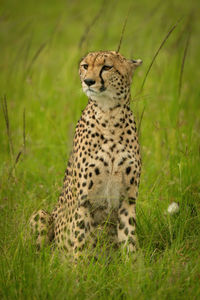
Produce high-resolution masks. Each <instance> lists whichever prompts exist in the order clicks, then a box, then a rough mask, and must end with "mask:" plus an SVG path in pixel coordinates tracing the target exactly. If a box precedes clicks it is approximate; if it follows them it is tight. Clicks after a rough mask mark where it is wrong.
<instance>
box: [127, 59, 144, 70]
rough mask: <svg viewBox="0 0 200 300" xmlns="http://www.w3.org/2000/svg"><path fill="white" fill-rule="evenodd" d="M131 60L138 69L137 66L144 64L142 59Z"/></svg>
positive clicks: (134, 67)
mask: <svg viewBox="0 0 200 300" xmlns="http://www.w3.org/2000/svg"><path fill="white" fill-rule="evenodd" d="M130 62H131V63H132V66H133V69H136V68H137V67H139V66H140V65H141V64H142V60H141V59H136V60H134V59H131V60H130Z"/></svg>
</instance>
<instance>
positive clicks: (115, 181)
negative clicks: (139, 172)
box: [88, 143, 135, 210]
mask: <svg viewBox="0 0 200 300" xmlns="http://www.w3.org/2000/svg"><path fill="white" fill-rule="evenodd" d="M111 147H112V145H111V144H109V143H108V144H107V145H102V147H101V149H100V150H99V151H98V153H97V154H96V156H95V157H93V158H92V159H90V166H93V167H92V168H93V173H92V174H93V176H92V178H93V187H92V189H91V190H88V197H89V198H90V199H91V201H92V202H93V205H94V206H95V207H98V206H105V207H107V208H108V210H110V209H116V208H118V207H119V205H120V198H121V197H122V196H125V194H126V188H127V185H128V182H127V178H126V177H127V176H126V169H127V167H128V166H129V165H131V164H132V163H133V162H134V161H135V158H134V157H133V156H131V155H130V153H128V152H126V151H122V150H123V148H124V147H123V146H122V145H120V144H119V145H118V144H116V146H115V147H114V148H115V149H113V151H110V148H111ZM108 150H109V151H108ZM97 170H98V171H97ZM97 174H98V175H97Z"/></svg>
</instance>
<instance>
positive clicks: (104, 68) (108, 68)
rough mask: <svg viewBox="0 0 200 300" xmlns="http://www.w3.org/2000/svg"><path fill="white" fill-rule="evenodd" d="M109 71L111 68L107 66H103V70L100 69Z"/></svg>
mask: <svg viewBox="0 0 200 300" xmlns="http://www.w3.org/2000/svg"><path fill="white" fill-rule="evenodd" d="M110 69H112V66H107V65H105V66H103V68H102V70H103V71H108V70H110Z"/></svg>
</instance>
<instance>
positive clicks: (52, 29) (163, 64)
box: [0, 0, 200, 299]
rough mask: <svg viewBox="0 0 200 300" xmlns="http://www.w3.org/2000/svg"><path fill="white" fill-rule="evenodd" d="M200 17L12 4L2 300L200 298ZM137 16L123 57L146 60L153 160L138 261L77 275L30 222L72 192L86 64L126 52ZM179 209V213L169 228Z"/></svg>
mask: <svg viewBox="0 0 200 300" xmlns="http://www.w3.org/2000/svg"><path fill="white" fill-rule="evenodd" d="M199 9H200V2H199V1H197V0H196V1H186V0H182V1H180V0H175V1H171V0H169V1H159V0H153V1H147V0H141V1H125V0H124V1H119V0H113V1H111V0H110V1H99V0H98V1H91V0H85V1H80V0H74V1H64V0H60V1H52V0H49V1H30V0H27V1H23V0H21V1H14V0H13V1H11V0H6V1H3V0H2V1H1V3H0V96H1V109H0V176H1V179H0V213H1V222H0V226H1V228H0V230H1V242H0V243H1V244H0V248H1V253H2V255H1V262H0V263H1V265H0V266H1V272H0V280H1V285H0V286H1V287H0V296H1V298H2V299H4V298H5V299H46V298H48V299H79V298H80V299H82V298H83V299H84V298H86V299H104V298H105V299H160V298H162V299H167V298H170V299H180V298H181V299H197V298H198V296H199V294H200V282H199V280H200V279H199V278H200V263H199V253H200V237H199V232H200V213H199V209H200V176H199V175H200V168H199V165H200V164H199V163H200V139H199V137H200V118H199V116H200V99H199V98H200V85H199V78H200V69H199V62H200V56H199V53H200V39H199V36H200V21H199V12H200V10H199ZM127 14H129V17H128V21H127V26H126V29H125V32H124V36H123V41H122V45H121V49H120V52H121V53H122V54H123V55H124V56H125V57H127V58H132V59H137V58H141V59H142V60H143V65H142V67H140V68H139V69H138V70H137V71H136V74H135V76H134V79H133V85H132V98H133V100H132V103H131V108H132V110H133V112H134V115H135V118H136V121H137V124H138V126H139V125H140V144H141V151H142V160H143V169H142V177H141V185H140V194H139V198H138V203H137V222H138V229H137V232H138V238H139V242H140V250H139V251H138V260H137V262H136V263H135V264H134V263H133V262H130V261H127V262H126V263H122V261H121V260H120V259H119V258H118V257H117V254H113V256H114V257H115V256H116V257H115V259H113V262H111V263H110V264H109V265H107V264H106V263H104V261H102V262H101V263H94V262H80V263H79V264H78V266H77V267H76V268H75V270H74V269H73V268H72V267H71V265H70V263H69V262H65V263H61V262H60V260H59V259H58V258H55V254H54V255H53V258H52V253H51V251H50V249H45V250H43V251H42V252H41V253H36V251H35V248H34V246H33V245H32V241H31V240H30V237H29V230H28V220H29V217H30V215H31V213H32V212H33V211H34V210H37V209H40V208H45V209H48V210H49V211H50V210H51V209H52V208H53V207H54V205H55V203H56V201H57V198H58V195H59V192H60V190H61V187H62V180H63V177H64V170H65V168H66V164H67V160H68V156H69V153H70V151H71V147H72V140H73V133H74V128H75V125H76V122H77V121H78V119H79V117H80V115H81V111H82V110H83V108H84V107H85V105H86V103H87V98H86V96H85V95H84V94H83V92H82V90H81V85H80V81H79V76H78V63H79V61H80V59H81V57H83V56H84V55H85V54H86V53H87V52H90V51H95V50H97V51H98V50H116V49H117V47H118V44H119V40H120V36H121V31H122V27H123V24H124V20H125V18H126V16H127ZM175 24H176V25H177V26H176V28H175V29H174V30H173V32H172V33H171V34H170V30H171V29H172V28H173V26H174V25H175ZM167 34H169V37H168V39H165V38H166V37H167ZM163 41H164V44H163V47H162V48H161V49H160V51H159V53H158V55H157V57H156V59H155V61H154V63H153V65H152V68H151V70H150V72H149V74H148V76H147V78H146V81H145V85H144V88H143V90H142V91H141V86H142V84H143V80H144V78H145V75H146V73H147V71H148V68H149V66H150V64H151V62H152V59H153V57H154V56H155V54H156V52H157V50H158V49H159V47H160V46H161V43H162V42H163ZM5 99H6V102H5ZM5 103H6V104H7V112H8V121H7V125H6V118H5V116H6V115H7V114H6V106H5ZM8 122H9V126H8ZM173 201H175V202H179V204H180V213H179V214H178V215H176V216H172V217H170V216H168V215H167V213H166V209H167V207H168V205H169V204H170V203H171V202H173Z"/></svg>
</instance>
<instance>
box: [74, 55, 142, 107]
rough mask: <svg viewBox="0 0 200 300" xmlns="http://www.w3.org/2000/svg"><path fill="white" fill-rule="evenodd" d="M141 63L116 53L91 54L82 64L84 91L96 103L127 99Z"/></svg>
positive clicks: (81, 74)
mask: <svg viewBox="0 0 200 300" xmlns="http://www.w3.org/2000/svg"><path fill="white" fill-rule="evenodd" d="M141 63H142V61H141V59H138V60H128V59H126V58H125V57H123V56H122V55H121V54H119V53H117V52H115V51H101V52H90V53H88V54H87V55H86V56H85V57H84V58H83V59H82V60H81V62H80V68H79V74H80V78H81V83H82V88H83V91H84V92H85V94H86V95H87V96H88V98H90V99H92V100H94V101H96V102H101V101H103V100H102V99H110V100H113V101H112V102H115V103H116V102H117V101H120V100H122V99H125V98H126V97H127V95H128V93H129V90H130V85H131V82H132V76H133V72H134V70H135V69H136V68H137V67H138V66H139V65H141Z"/></svg>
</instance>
